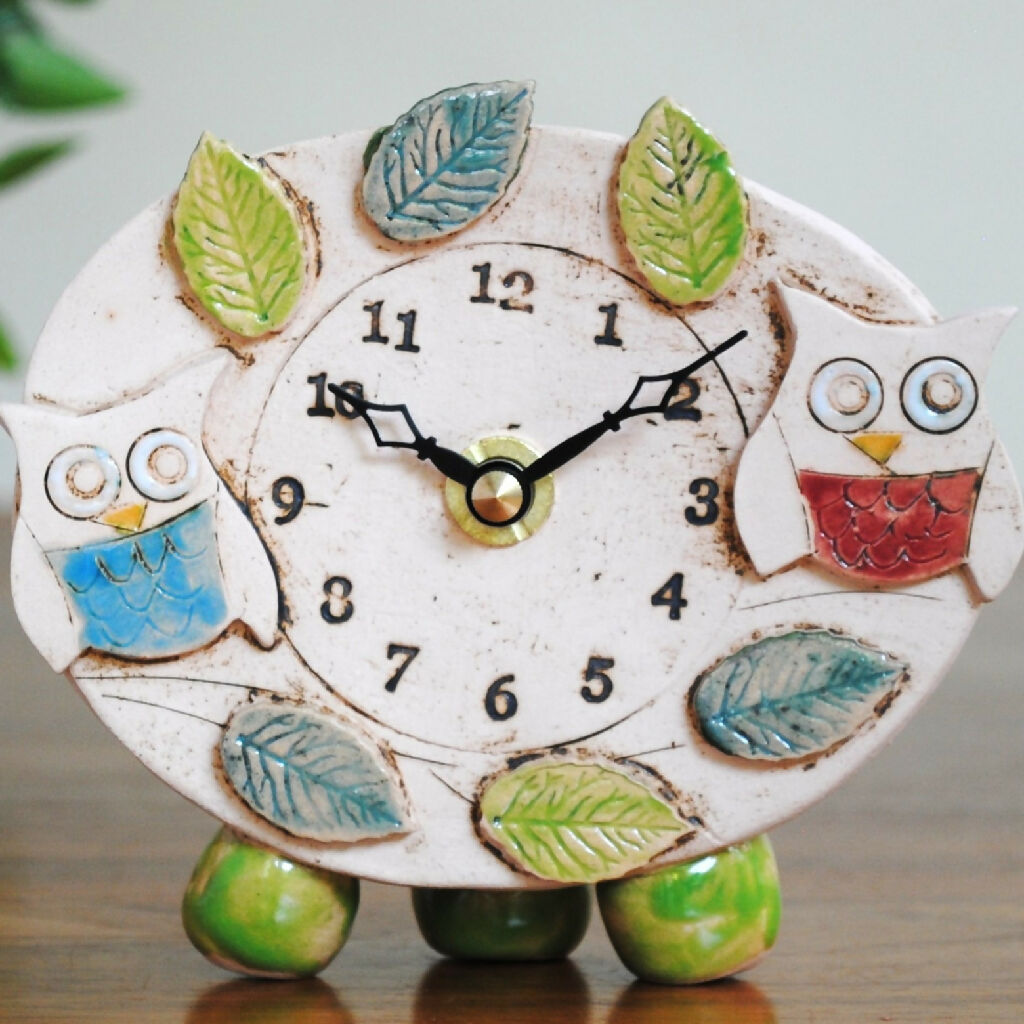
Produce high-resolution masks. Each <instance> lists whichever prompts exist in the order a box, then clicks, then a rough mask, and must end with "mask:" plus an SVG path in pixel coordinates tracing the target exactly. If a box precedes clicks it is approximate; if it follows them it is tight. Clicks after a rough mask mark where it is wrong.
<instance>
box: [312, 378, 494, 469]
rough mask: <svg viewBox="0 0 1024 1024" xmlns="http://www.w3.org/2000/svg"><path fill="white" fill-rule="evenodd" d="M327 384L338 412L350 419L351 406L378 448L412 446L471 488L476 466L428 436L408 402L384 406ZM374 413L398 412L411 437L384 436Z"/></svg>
mask: <svg viewBox="0 0 1024 1024" xmlns="http://www.w3.org/2000/svg"><path fill="white" fill-rule="evenodd" d="M327 387H328V389H329V390H330V391H331V392H332V393H333V394H334V404H335V407H336V408H337V410H338V412H339V413H341V414H342V415H343V416H348V417H349V418H351V416H352V414H351V413H350V412H349V411H348V410H347V409H346V408H345V406H346V405H347V406H351V407H352V408H353V409H354V410H355V411H356V414H357V415H358V416H359V417H360V418H361V419H363V420H364V421H365V422H366V425H367V426H368V427H369V428H370V432H371V433H372V434H373V439H374V441H376V442H377V447H378V448H409V449H411V450H412V451H414V452H415V453H416V456H417V458H419V459H424V460H426V461H427V462H429V463H430V464H431V465H432V466H434V468H435V469H438V470H440V471H441V472H442V473H443V474H444V475H445V476H446V477H448V479H449V480H454V481H455V482H456V483H457V484H462V485H463V486H464V487H468V486H469V485H470V484H471V483H472V482H473V480H474V479H475V478H476V476H477V467H476V466H475V465H474V464H473V463H472V462H470V461H469V459H467V458H466V457H465V456H464V455H460V454H459V453H458V452H455V451H452V449H451V448H445V447H443V446H442V445H439V444H438V443H437V438H436V437H426V436H425V435H424V434H423V432H422V431H421V430H420V429H419V427H417V426H416V422H415V420H413V418H412V414H411V413H410V412H409V409H408V407H407V406H406V405H404V404H398V405H385V404H384V403H383V402H371V401H369V399H366V398H363V396H362V395H360V394H358V393H357V392H356V391H355V390H353V389H350V388H346V387H345V385H344V384H328V385H327ZM371 413H380V414H382V416H386V415H388V414H391V415H395V414H397V415H398V416H399V417H400V418H401V420H402V422H403V423H404V425H405V427H406V429H407V430H408V432H409V433H410V434H411V435H412V439H411V440H408V441H403V440H387V439H385V437H384V436H383V435H382V434H381V432H380V429H379V428H378V426H377V424H376V423H375V422H374V419H373V417H372V416H371V415H370V414H371Z"/></svg>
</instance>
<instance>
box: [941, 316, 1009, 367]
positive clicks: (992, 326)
mask: <svg viewBox="0 0 1024 1024" xmlns="http://www.w3.org/2000/svg"><path fill="white" fill-rule="evenodd" d="M1016 315H1017V309H1016V307H1015V306H996V307H994V308H992V309H979V310H977V311H976V312H974V313H968V314H966V315H965V316H962V317H957V318H956V319H955V320H952V321H950V323H952V324H959V323H963V324H964V325H965V326H966V327H967V329H968V331H969V332H970V334H971V335H972V337H973V339H974V341H975V342H976V343H977V344H979V345H983V346H985V347H986V349H987V351H988V353H989V354H990V355H991V353H992V352H993V351H995V347H996V345H998V344H999V339H1000V338H1001V337H1002V336H1003V333H1004V332H1005V331H1006V328H1007V327H1009V325H1010V322H1011V321H1012V320H1013V318H1014V317H1015V316H1016Z"/></svg>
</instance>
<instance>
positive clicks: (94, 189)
mask: <svg viewBox="0 0 1024 1024" xmlns="http://www.w3.org/2000/svg"><path fill="white" fill-rule="evenodd" d="M19 7H20V8H21V9H22V10H23V11H27V12H29V14H30V15H31V16H32V17H34V18H35V19H36V21H37V23H38V25H39V26H40V27H41V28H42V29H43V30H45V33H46V36H47V38H48V39H49V40H51V41H52V44H53V45H54V46H57V47H59V48H60V49H61V50H64V51H67V52H69V53H71V54H74V55H76V56H77V57H79V58H80V59H81V60H82V61H83V62H84V63H86V64H87V65H88V67H89V68H90V69H95V70H97V71H98V72H99V73H100V74H101V75H103V76H104V79H105V80H106V81H108V82H109V83H110V84H111V85H112V86H113V87H116V86H122V87H123V88H124V89H125V90H126V96H125V97H124V98H123V99H120V100H116V101H114V102H110V103H105V104H102V105H100V106H95V107H88V108H85V109H82V110H79V111H75V112H66V111H65V112H49V113H46V112H40V111H37V110H24V109H20V110H19V109H15V108H13V107H12V106H11V104H10V102H6V103H4V105H3V106H0V154H2V153H4V152H7V151H9V150H11V149H12V148H13V147H16V146H22V145H24V144H26V143H34V142H45V141H49V140H52V139H60V138H64V137H71V138H73V139H74V140H75V145H74V148H73V150H72V151H71V152H70V153H68V154H66V155H63V156H61V157H60V158H59V159H55V160H53V161H52V162H50V163H49V164H47V165H46V166H45V167H43V168H42V169H41V170H39V171H38V172H37V173H35V174H33V175H31V176H29V175H26V176H24V177H22V178H21V179H20V180H19V181H17V182H15V183H13V184H12V185H10V187H8V188H5V189H3V190H2V191H0V240H2V245H0V253H2V255H0V268H2V270H0V317H2V318H3V321H4V323H5V324H6V329H7V334H8V335H9V336H10V337H11V338H12V339H13V343H14V345H15V346H16V348H17V352H18V356H19V360H20V365H21V368H22V370H23V369H24V366H25V364H26V363H27V360H28V359H29V358H30V353H31V348H32V343H33V341H34V340H35V338H36V337H37V335H38V334H39V332H40V330H41V328H42V325H43V323H44V321H45V319H46V316H47V314H48V311H49V310H50V309H51V307H52V306H53V305H54V303H55V302H56V300H57V298H58V296H59V295H60V293H61V291H62V290H63V289H64V287H65V286H66V285H67V283H68V282H69V281H70V280H71V278H72V277H73V276H74V274H75V273H76V271H77V270H78V268H79V267H81V266H82V265H83V264H84V263H85V262H86V260H88V259H89V258H90V256H91V255H92V254H93V253H94V252H95V251H96V250H97V249H98V248H99V247H100V246H101V245H102V244H103V242H104V241H105V240H106V239H107V238H109V237H110V236H111V235H112V234H113V233H114V232H115V231H116V230H117V229H118V228H119V227H120V226H121V225H122V224H124V223H125V222H126V221H127V220H128V219H129V218H130V217H132V216H133V215H134V214H135V213H136V212H138V211H139V210H140V209H142V208H143V207H144V206H145V205H147V204H148V203H150V202H151V201H152V200H154V199H156V198H157V197H159V196H161V195H164V194H166V193H169V192H171V191H172V190H173V189H174V188H175V187H176V185H177V182H178V180H179V179H180V177H181V174H182V172H183V171H184V168H185V164H186V162H187V159H188V156H189V154H190V152H191V150H192V148H193V146H194V145H195V142H196V140H197V139H198V137H199V135H200V133H201V132H202V130H203V129H204V128H209V129H210V130H212V131H213V132H214V133H216V134H218V135H220V136H221V137H223V138H226V139H228V140H229V141H231V142H232V143H233V144H234V145H235V146H237V147H238V148H240V149H242V150H244V151H246V152H249V153H257V152H260V151H261V150H264V149H269V148H272V147H274V146H276V145H279V144H282V143H285V142H292V141H297V140H300V139H304V138H312V137H315V136H319V135H325V134H334V133H340V132H346V131H351V130H355V129H361V128H370V127H376V126H378V125H382V124H388V123H391V121H393V120H394V118H395V116H396V115H398V114H399V113H401V112H402V111H404V110H405V109H407V108H408V107H409V106H410V105H411V104H412V103H413V102H414V101H416V100H417V99H419V98H420V97H422V96H425V95H427V94H429V93H432V92H435V91H437V90H438V89H440V88H443V87H445V86H450V85H456V84H460V83H463V82H467V81H479V80H487V79H494V78H505V77H508V78H516V77H519V78H522V77H529V78H534V79H535V80H536V82H537V93H536V112H535V121H536V122H537V123H541V124H544V123H548V124H563V125H579V126H583V127H587V128H594V129H601V130H606V131H611V132H617V133H620V134H622V135H629V134H631V133H632V132H633V130H634V129H635V127H636V125H637V122H638V121H639V119H640V117H641V116H642V114H643V113H644V111H645V110H646V109H647V107H648V106H649V105H650V104H651V103H652V102H653V101H654V100H655V99H657V98H658V96H660V95H663V94H666V93H667V94H670V95H672V96H673V97H674V98H675V99H676V100H677V101H678V102H679V103H681V104H683V105H684V106H686V107H687V108H689V109H690V110H691V112H693V113H694V114H695V115H696V116H697V117H698V118H699V119H700V120H701V121H703V122H704V123H705V124H706V125H708V126H709V127H710V128H711V129H712V130H713V131H714V132H715V133H716V134H717V135H718V136H719V137H720V138H721V139H722V140H723V141H724V143H725V145H726V146H727V147H728V148H729V150H730V151H731V153H732V155H733V158H734V160H735V163H736V166H737V167H738V169H739V171H740V173H741V174H742V175H744V176H746V177H748V178H751V179H754V180H756V181H758V182H760V183H761V184H763V185H767V186H769V187H770V188H773V189H775V190H777V191H779V192H782V193H783V194H785V195H787V196H789V197H790V198H792V199H796V200H797V201H799V202H801V203H803V204H805V205H807V206H810V207H812V208H814V209H816V210H819V211H820V212H822V213H824V214H826V215H827V216H829V217H831V218H832V219H833V220H836V221H838V222H839V223H840V224H842V225H843V226H845V227H846V228H848V229H850V230H851V231H853V232H854V233H855V234H857V235H859V236H861V237H862V238H863V239H865V240H866V241H867V242H868V243H869V244H871V245H872V246H873V247H874V248H876V249H877V250H878V251H879V252H881V253H882V254H883V255H884V256H886V257H887V258H888V259H889V260H891V261H892V262H893V263H895V264H896V265H897V266H898V267H899V268H900V269H902V270H903V271H904V273H906V274H907V276H909V277H910V278H911V280H913V281H914V282H915V283H916V284H917V285H918V286H919V287H920V288H921V289H922V291H924V293H925V294H926V295H927V296H928V297H929V298H930V299H931V301H932V302H933V304H934V305H935V306H936V308H937V309H938V310H939V312H940V313H941V314H942V315H943V316H952V315H955V314H957V313H961V312H966V311H968V310H970V309H973V308H975V307H980V306H986V305H1006V304H1021V303H1024V274H1022V270H1024V259H1022V257H1021V250H1020V245H1021V238H1022V236H1024V203H1022V202H1021V201H1020V198H1019V195H1020V184H1019V178H1020V175H1021V171H1022V169H1024V131H1022V130H1021V124H1020V120H1021V97H1022V96H1024V61H1021V59H1020V53H1021V49H1022V43H1024V4H1022V3H1020V2H1019V0H975V2H968V0H859V2H857V3H853V2H849V0H845V2H843V0H839V2H835V3H821V2H813V0H775V2H773V3H772V4H770V5H769V4H763V3H758V2H753V0H751V2H745V0H719V2H717V3H707V2H701V3H696V2H690V0H674V2H671V3H669V2H664V0H629V2H625V0H518V2H516V3H503V2H496V0H473V2H472V3H469V2H467V0H415V2H414V0H377V2H375V3H372V4H371V3H353V2H350V0H289V2H288V3H281V2H279V0H220V2H216V3H211V2H210V0H145V2H141V0H91V2H90V0H22V3H20V4H16V3H14V2H13V0H0V23H2V22H3V20H4V18H5V17H9V16H10V12H11V11H12V10H14V9H16V8H19ZM0 91H3V83H2V81H0ZM115 91H116V88H115ZM8 99H9V90H8ZM147 343H159V339H155V338H151V339H147V338H140V339H139V344H140V346H141V345H145V344H147ZM1022 378H1024V320H1021V321H1018V322H1016V323H1014V324H1013V325H1011V327H1010V329H1009V331H1008V332H1007V335H1006V337H1005V339H1004V341H1003V343H1002V346H1001V349H1000V350H999V351H998V352H997V354H996V359H995V364H994V366H993V370H992V374H991V376H990V379H989V381H988V386H987V392H988V398H989V403H990V405H991V407H992V414H993V418H994V419H995V422H996V424H997V427H998V428H999V429H1000V432H1001V435H1002V437H1003V439H1004V441H1005V442H1006V444H1007V445H1008V447H1009V448H1010V452H1011V456H1012V458H1013V460H1014V462H1015V464H1016V467H1017V470H1018V474H1020V473H1022V472H1024V403H1022V402H1021V401H1020V399H1019V381H1020V380H1021V379H1022ZM20 396H21V384H20V380H19V375H18V373H17V372H15V373H14V374H4V375H0V400H10V399H17V398H20ZM13 463H14V456H13V446H12V445H11V443H10V441H9V440H8V438H7V437H6V436H5V435H2V434H0V503H2V504H7V503H9V500H10V494H11V490H12V481H13Z"/></svg>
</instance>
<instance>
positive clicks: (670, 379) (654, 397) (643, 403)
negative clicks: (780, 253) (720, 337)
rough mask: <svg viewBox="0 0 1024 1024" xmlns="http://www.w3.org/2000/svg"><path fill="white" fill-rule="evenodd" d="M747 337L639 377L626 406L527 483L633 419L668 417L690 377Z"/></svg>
mask: <svg viewBox="0 0 1024 1024" xmlns="http://www.w3.org/2000/svg"><path fill="white" fill-rule="evenodd" d="M746 336H747V332H746V331H739V332H738V333H737V334H734V335H733V336H732V337H731V338H728V339H726V340H725V341H723V342H722V343H721V345H716V346H715V347H714V348H713V349H711V350H710V351H708V352H705V353H704V355H702V356H701V357H700V358H699V359H695V360H694V361H693V362H692V363H690V364H689V365H687V366H684V367H683V368H682V369H681V370H676V371H675V372H674V373H661V374H658V375H657V376H642V377H638V378H637V381H636V384H634V385H633V390H632V391H631V392H630V394H629V398H627V399H626V401H625V402H623V403H622V405H620V406H619V408H618V409H616V410H615V411H614V412H604V413H602V414H601V419H600V420H599V421H598V422H597V423H594V424H592V425H591V426H589V427H585V428H584V429H583V430H581V431H580V432H579V433H577V434H573V435H572V437H567V438H566V439H565V440H564V441H562V442H560V443H559V444H556V445H555V447H554V448H552V449H550V450H549V451H547V452H545V453H544V454H543V455H542V456H541V457H540V458H539V459H537V461H536V462H532V463H530V465H529V466H527V467H526V470H525V473H524V476H525V478H526V481H527V483H536V482H537V481H538V480H540V479H541V478H542V477H545V476H547V475H548V474H549V473H553V472H554V471H555V470H556V469H561V467H562V466H564V465H565V464H566V463H567V462H569V461H570V460H572V459H574V458H576V456H577V455H579V454H580V453H581V452H584V451H586V450H587V449H588V448H589V447H590V446H591V445H592V444H593V443H594V442H595V441H596V440H598V438H600V437H603V436H604V435H605V434H606V433H607V432H608V431H609V430H618V429H619V426H620V425H621V424H622V422H623V421H624V420H628V419H630V418H632V417H633V416H650V415H653V414H655V413H664V412H665V410H666V409H667V408H668V406H669V403H670V402H671V401H672V398H673V397H674V395H675V392H676V388H678V387H679V385H680V384H682V382H683V381H684V380H686V379H687V378H688V377H690V376H692V375H693V374H695V373H696V372H697V371H698V370H699V369H700V368H701V367H702V366H706V365H707V364H708V363H710V362H712V361H713V360H715V359H717V358H718V357H719V356H720V355H721V354H722V353H723V352H725V351H726V349H730V348H732V346H733V345H735V344H736V343H737V342H739V341H742V340H743V339H744V338H745V337H746Z"/></svg>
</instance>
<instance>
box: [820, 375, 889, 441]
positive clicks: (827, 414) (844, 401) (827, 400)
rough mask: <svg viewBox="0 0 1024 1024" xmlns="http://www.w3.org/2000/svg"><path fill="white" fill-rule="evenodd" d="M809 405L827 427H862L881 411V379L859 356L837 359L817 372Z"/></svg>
mask: <svg viewBox="0 0 1024 1024" xmlns="http://www.w3.org/2000/svg"><path fill="white" fill-rule="evenodd" d="M808 405H809V406H810V408H811V415H812V416H813V417H814V418H815V419H816V420H817V421H818V422H819V423H820V424H821V425H822V426H823V427H825V428H826V429H828V430H837V431H840V432H841V433H846V432H848V431H851V430H863V429H864V428H865V427H866V426H868V425H869V424H870V423H871V422H872V421H873V420H874V418H875V417H876V416H877V415H878V413H879V412H880V411H881V408H882V382H881V381H880V380H879V379H878V374H877V373H875V371H874V370H872V369H871V367H870V366H868V365H867V364H866V363H862V362H860V360H858V359H834V360H832V362H831V363H826V364H825V365H824V366H823V367H822V368H821V369H820V370H818V372H817V373H816V374H815V375H814V380H813V381H811V393H810V396H809V397H808Z"/></svg>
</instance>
